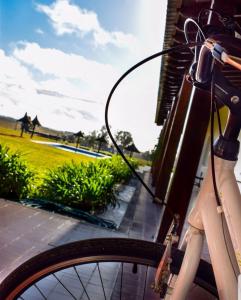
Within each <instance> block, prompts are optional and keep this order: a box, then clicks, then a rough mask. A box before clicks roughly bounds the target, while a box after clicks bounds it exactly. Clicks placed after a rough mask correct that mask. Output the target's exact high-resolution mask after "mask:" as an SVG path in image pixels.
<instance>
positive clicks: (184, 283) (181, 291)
mask: <svg viewBox="0 0 241 300" xmlns="http://www.w3.org/2000/svg"><path fill="white" fill-rule="evenodd" d="M203 241H204V233H203V231H202V230H199V229H197V228H194V227H192V226H190V227H189V229H188V232H187V233H186V235H185V245H186V251H185V255H184V258H183V262H182V267H181V270H180V272H179V274H178V276H173V278H172V279H171V281H170V283H169V292H168V294H167V295H166V297H165V300H169V299H172V300H177V299H178V300H185V299H186V297H187V294H188V292H189V291H190V288H191V286H192V285H193V281H194V278H195V275H196V272H197V268H198V265H199V261H200V257H201V252H202V248H203Z"/></svg>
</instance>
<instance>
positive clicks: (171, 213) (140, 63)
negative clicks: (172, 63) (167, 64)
mask: <svg viewBox="0 0 241 300" xmlns="http://www.w3.org/2000/svg"><path fill="white" fill-rule="evenodd" d="M199 44H200V43H193V42H192V43H186V44H180V45H178V46H175V47H171V48H168V49H166V50H163V51H160V52H157V53H155V54H153V55H151V56H149V57H146V58H145V59H143V60H141V61H140V62H138V63H137V64H135V65H134V66H132V67H131V68H129V69H128V70H127V71H126V72H125V73H124V74H123V75H122V76H121V77H120V78H119V79H118V80H117V81H116V83H115V84H114V86H113V87H112V89H111V91H110V93H109V96H108V98H107V101H106V105H105V126H106V130H107V132H108V134H109V137H110V139H111V141H112V143H113V145H114V146H115V148H116V150H117V151H118V152H119V154H120V155H121V157H122V158H123V160H124V161H125V163H126V164H127V166H128V167H129V168H130V170H131V171H132V173H133V174H134V175H135V176H136V177H137V179H138V180H139V181H140V182H141V184H142V185H143V186H144V188H145V189H146V191H147V192H148V193H149V194H150V196H151V197H152V198H153V200H154V201H156V202H158V203H159V204H160V205H163V206H165V207H166V209H167V212H168V213H169V214H170V215H171V216H172V217H173V219H174V221H175V223H176V224H177V223H178V216H177V215H176V214H175V213H174V212H173V211H172V209H171V208H170V207H169V206H168V204H167V203H166V202H165V201H163V200H161V199H159V198H158V197H156V196H155V195H154V193H153V192H152V190H151V189H150V188H149V187H148V185H147V184H146V183H145V182H144V180H143V179H142V178H141V176H140V175H139V174H138V173H137V172H136V170H135V169H134V168H133V167H132V165H131V164H130V163H129V161H128V159H127V158H126V156H125V155H124V153H123V152H122V150H121V149H120V147H119V146H118V144H117V142H116V140H115V139H114V137H113V135H112V133H111V130H110V126H109V120H108V111H109V104H110V101H111V99H112V96H113V94H114V92H115V90H116V88H117V87H118V85H119V84H120V83H121V81H122V80H123V79H124V78H125V77H127V75H129V74H130V73H131V72H132V71H134V70H135V69H137V68H138V67H140V66H141V65H143V64H145V63H147V62H148V61H150V60H152V59H154V58H157V57H159V56H162V55H164V54H168V53H171V52H174V51H178V50H181V49H186V48H192V47H194V46H197V45H199ZM175 228H176V227H175Z"/></svg>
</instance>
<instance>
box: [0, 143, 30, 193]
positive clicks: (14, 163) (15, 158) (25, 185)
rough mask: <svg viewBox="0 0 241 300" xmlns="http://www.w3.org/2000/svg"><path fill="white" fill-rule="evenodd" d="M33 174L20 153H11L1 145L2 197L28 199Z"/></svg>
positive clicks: (0, 186)
mask: <svg viewBox="0 0 241 300" xmlns="http://www.w3.org/2000/svg"><path fill="white" fill-rule="evenodd" d="M32 180H33V173H32V171H30V170H29V169H28V167H27V165H26V163H25V162H24V161H23V160H22V158H21V155H20V153H18V152H16V153H13V154H10V153H9V148H8V147H6V146H3V145H0V196H1V197H4V198H7V199H21V198H25V197H28V195H29V193H30V191H31V182H32Z"/></svg>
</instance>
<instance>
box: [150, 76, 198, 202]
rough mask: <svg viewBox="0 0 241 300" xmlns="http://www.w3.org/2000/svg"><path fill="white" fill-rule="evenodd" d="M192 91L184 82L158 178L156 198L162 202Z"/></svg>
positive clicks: (190, 86) (189, 85)
mask: <svg viewBox="0 0 241 300" xmlns="http://www.w3.org/2000/svg"><path fill="white" fill-rule="evenodd" d="M191 90H192V85H191V84H190V83H189V82H188V81H187V80H185V77H184V80H183V83H182V87H181V90H180V94H179V97H178V99H177V105H176V109H175V112H174V117H173V122H172V126H171V130H170V132H169V137H168V139H167V143H166V145H164V147H165V149H164V154H163V158H162V162H161V165H160V171H159V174H158V178H157V181H156V182H157V184H156V191H155V196H156V197H158V198H159V199H161V200H164V199H165V196H166V192H167V187H168V183H169V180H170V175H171V172H172V168H173V166H174V161H175V157H176V153H177V148H178V145H179V142H180V138H181V134H182V130H183V126H184V121H185V117H186V113H187V108H188V103H189V98H190V94H191Z"/></svg>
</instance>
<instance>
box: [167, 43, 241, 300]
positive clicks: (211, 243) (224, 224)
mask: <svg viewBox="0 0 241 300" xmlns="http://www.w3.org/2000/svg"><path fill="white" fill-rule="evenodd" d="M207 45H208V48H210V49H211V48H212V47H213V45H211V44H207ZM222 56H223V57H224V59H223V61H224V62H226V63H229V64H231V65H233V66H235V67H236V68H238V69H241V64H240V63H239V62H238V63H237V62H236V61H235V60H234V59H233V57H231V56H228V55H227V54H226V53H222ZM237 65H238V66H237ZM214 164H215V175H216V183H217V190H218V193H219V198H220V200H221V206H217V200H216V196H215V192H214V187H213V180H212V170H211V162H210V161H209V164H208V170H207V174H206V176H205V179H204V181H203V183H202V186H201V189H200V191H199V194H198V197H197V201H196V204H195V206H194V208H193V210H192V211H191V213H190V215H189V218H188V223H189V224H190V227H189V229H188V231H187V233H186V234H185V237H184V241H183V243H182V247H184V245H185V247H186V251H185V256H184V259H183V263H182V266H181V269H180V272H179V275H178V276H177V277H176V278H175V279H174V281H175V283H174V289H173V291H172V294H171V295H167V296H166V298H165V299H172V300H182V299H183V300H184V299H186V297H187V295H188V292H189V290H190V288H191V286H192V284H193V280H194V278H195V274H196V271H197V268H198V265H199V261H200V257H201V253H202V247H203V241H204V235H205V236H206V240H207V244H208V249H209V254H210V259H211V263H212V267H213V271H214V276H215V280H216V284H217V289H218V294H219V298H220V299H221V300H235V299H238V278H237V276H238V275H239V274H240V273H241V195H240V191H239V188H238V185H237V182H236V178H235V175H234V167H235V164H236V162H235V161H228V160H224V159H222V158H219V157H215V158H214ZM172 285H173V282H172V283H171V286H172Z"/></svg>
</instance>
